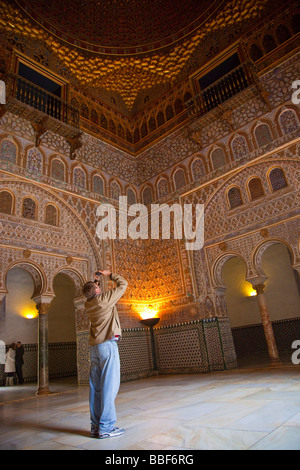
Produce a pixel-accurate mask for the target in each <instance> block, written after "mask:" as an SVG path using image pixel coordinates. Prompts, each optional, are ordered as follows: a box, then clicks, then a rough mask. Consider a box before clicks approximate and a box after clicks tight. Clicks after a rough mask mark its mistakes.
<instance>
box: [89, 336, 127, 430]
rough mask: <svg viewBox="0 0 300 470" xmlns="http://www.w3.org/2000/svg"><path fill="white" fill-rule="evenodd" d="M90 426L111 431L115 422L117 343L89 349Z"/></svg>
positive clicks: (118, 366) (118, 358)
mask: <svg viewBox="0 0 300 470" xmlns="http://www.w3.org/2000/svg"><path fill="white" fill-rule="evenodd" d="M90 362H91V365H90V415H91V424H92V425H94V426H96V427H98V426H99V429H100V431H101V432H109V431H111V430H112V429H113V427H114V424H115V422H116V420H117V416H116V407H115V399H116V396H117V393H118V391H119V387H120V356H119V349H118V345H117V341H114V340H109V341H105V342H104V343H101V344H97V345H96V346H91V347H90Z"/></svg>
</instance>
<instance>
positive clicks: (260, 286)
mask: <svg viewBox="0 0 300 470" xmlns="http://www.w3.org/2000/svg"><path fill="white" fill-rule="evenodd" d="M253 289H254V290H256V292H257V294H263V293H264V289H265V284H255V285H253Z"/></svg>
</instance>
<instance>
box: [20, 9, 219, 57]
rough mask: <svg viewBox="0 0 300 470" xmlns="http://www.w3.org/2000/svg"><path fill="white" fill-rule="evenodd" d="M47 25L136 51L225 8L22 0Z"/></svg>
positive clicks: (78, 40)
mask: <svg viewBox="0 0 300 470" xmlns="http://www.w3.org/2000/svg"><path fill="white" fill-rule="evenodd" d="M17 3H18V5H19V6H20V7H21V8H22V9H23V11H25V12H26V13H27V14H28V15H29V16H31V17H32V18H34V19H35V20H36V21H37V22H38V23H39V24H40V25H42V26H43V27H44V28H46V29H47V30H49V31H51V32H53V33H55V35H57V36H58V37H60V38H64V40H66V41H67V42H69V43H71V44H74V45H76V46H79V47H82V48H83V49H87V50H92V51H94V52H96V51H97V52H99V53H102V54H105V55H111V54H112V55H124V54H125V55H131V54H140V53H145V52H148V51H152V50H157V49H160V48H162V47H165V46H167V45H169V44H172V43H174V42H177V41H178V40H180V39H181V38H182V37H184V36H186V35H187V34H189V33H190V32H191V31H193V30H194V29H195V28H197V27H199V26H200V25H201V23H203V22H204V21H205V20H207V19H208V18H209V17H211V15H212V14H213V13H215V12H216V10H218V8H220V6H221V5H222V4H223V3H224V1H220V0H213V1H212V0H201V1H200V0H150V1H149V0H63V1H61V0H17Z"/></svg>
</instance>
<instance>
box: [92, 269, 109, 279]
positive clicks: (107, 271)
mask: <svg viewBox="0 0 300 470" xmlns="http://www.w3.org/2000/svg"><path fill="white" fill-rule="evenodd" d="M97 272H99V273H101V274H102V275H103V276H110V274H111V271H109V270H108V269H104V270H103V271H100V269H99V270H98V271H97ZM94 276H95V278H96V279H100V275H97V274H96V273H94Z"/></svg>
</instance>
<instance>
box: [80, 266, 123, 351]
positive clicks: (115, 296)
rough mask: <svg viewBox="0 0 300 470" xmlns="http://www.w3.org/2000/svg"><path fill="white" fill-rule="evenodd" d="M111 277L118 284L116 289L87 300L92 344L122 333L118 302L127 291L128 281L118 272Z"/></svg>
mask: <svg viewBox="0 0 300 470" xmlns="http://www.w3.org/2000/svg"><path fill="white" fill-rule="evenodd" d="M110 278H111V280H112V281H115V282H116V284H117V285H116V287H115V288H114V289H112V290H109V291H108V292H104V293H103V294H100V295H96V296H95V297H93V298H92V299H90V300H87V301H86V302H85V311H86V313H87V314H88V317H89V320H90V323H91V326H90V341H89V344H90V345H91V346H94V345H96V344H100V343H104V341H107V340H109V339H111V338H113V337H114V336H116V335H120V336H121V335H122V331H121V326H120V320H119V315H118V311H117V307H116V303H117V302H118V300H119V299H120V298H121V297H122V295H123V294H124V292H125V291H126V288H127V285H128V283H127V281H126V280H125V279H124V278H123V277H122V276H119V275H118V274H111V275H110Z"/></svg>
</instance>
